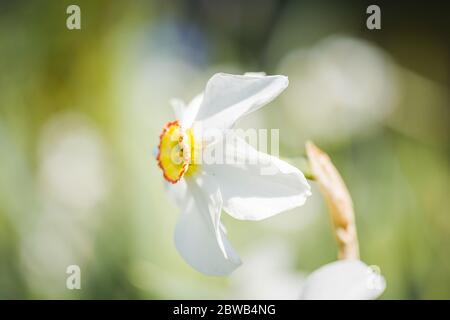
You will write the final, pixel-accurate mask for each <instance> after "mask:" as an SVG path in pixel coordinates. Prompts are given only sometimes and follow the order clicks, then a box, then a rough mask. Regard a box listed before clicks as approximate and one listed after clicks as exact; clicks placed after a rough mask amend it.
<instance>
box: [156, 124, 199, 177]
mask: <svg viewBox="0 0 450 320" xmlns="http://www.w3.org/2000/svg"><path fill="white" fill-rule="evenodd" d="M190 140H191V139H190V137H189V134H187V133H186V132H184V131H183V129H182V128H181V126H180V123H179V122H178V121H171V122H168V123H167V124H166V125H165V126H164V128H163V130H162V132H161V134H160V135H159V145H158V155H157V158H156V159H157V161H158V165H159V167H160V168H161V170H162V171H163V176H164V179H166V180H167V181H169V182H170V183H177V182H178V181H180V179H181V178H182V177H183V176H184V174H185V173H186V171H187V170H188V168H189V164H190V163H191V143H190V142H191V141H190Z"/></svg>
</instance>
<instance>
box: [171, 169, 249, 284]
mask: <svg viewBox="0 0 450 320" xmlns="http://www.w3.org/2000/svg"><path fill="white" fill-rule="evenodd" d="M187 185H188V194H189V200H188V201H187V204H186V206H185V209H184V211H183V212H182V214H181V216H180V218H179V220H178V223H177V226H176V228H175V245H176V247H177V249H178V251H179V253H180V255H181V256H182V257H183V258H184V259H185V260H186V262H187V263H188V264H190V265H191V266H192V267H193V268H195V269H197V270H198V271H200V272H202V273H204V274H207V275H216V276H220V275H228V274H230V273H231V272H233V270H234V269H236V268H237V267H238V266H239V265H240V264H241V261H240V258H239V256H238V255H237V253H236V252H235V250H234V249H233V247H232V246H231V244H230V243H229V242H228V240H227V239H226V237H225V235H224V233H223V230H222V228H221V224H220V214H221V210H222V203H221V202H222V200H221V197H220V191H219V190H218V188H217V186H216V185H215V184H214V181H213V180H211V179H208V178H207V177H202V178H197V179H188V180H187Z"/></svg>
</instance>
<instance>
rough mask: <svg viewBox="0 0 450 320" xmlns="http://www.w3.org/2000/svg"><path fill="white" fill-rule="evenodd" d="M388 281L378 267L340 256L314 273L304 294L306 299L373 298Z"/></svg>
mask: <svg viewBox="0 0 450 320" xmlns="http://www.w3.org/2000/svg"><path fill="white" fill-rule="evenodd" d="M385 288H386V281H385V280H384V277H383V276H382V275H381V274H380V273H379V270H378V268H376V267H369V266H367V265H366V264H365V263H364V262H362V261H360V260H339V261H335V262H332V263H329V264H327V265H325V266H322V267H321V268H319V269H317V270H316V271H314V272H313V273H311V274H310V275H309V276H308V278H307V279H306V281H305V284H304V286H303V289H302V294H301V298H302V299H305V300H371V299H376V298H377V297H379V296H380V295H381V294H382V293H383V291H384V289H385Z"/></svg>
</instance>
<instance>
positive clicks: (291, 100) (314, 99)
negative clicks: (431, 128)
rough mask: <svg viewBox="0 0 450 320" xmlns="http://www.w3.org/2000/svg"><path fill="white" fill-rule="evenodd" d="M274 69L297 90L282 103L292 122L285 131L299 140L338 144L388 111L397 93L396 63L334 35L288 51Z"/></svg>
mask: <svg viewBox="0 0 450 320" xmlns="http://www.w3.org/2000/svg"><path fill="white" fill-rule="evenodd" d="M279 71H280V73H283V74H287V75H288V76H289V79H290V82H291V84H292V85H293V86H295V88H296V90H291V91H289V92H287V93H286V94H285V95H283V97H282V98H281V101H282V102H283V103H284V105H285V109H284V110H286V111H287V112H288V115H287V119H292V120H293V121H295V126H287V130H291V131H292V134H294V131H295V135H296V136H297V137H300V140H306V139H313V140H321V141H329V142H337V141H342V140H343V139H346V138H348V137H349V136H352V135H354V134H360V133H361V132H365V131H367V130H369V129H371V128H373V127H375V126H376V124H377V123H379V122H380V121H381V120H383V119H384V118H385V117H386V115H388V114H389V113H390V112H391V110H392V109H393V107H394V106H395V104H396V101H397V99H398V95H399V86H398V85H397V81H396V68H395V64H394V63H392V62H391V60H390V59H389V57H388V56H387V55H386V54H385V53H384V52H383V51H382V50H381V49H379V48H377V47H376V46H375V45H374V44H371V43H370V42H367V41H364V40H360V39H357V38H351V37H345V36H333V37H330V38H327V39H324V40H322V41H321V42H319V43H318V44H317V45H315V46H314V47H312V48H310V49H297V50H295V51H292V52H291V53H289V54H288V55H287V56H286V57H285V58H284V59H283V60H282V62H281V64H280V67H279ZM298 128H301V131H300V130H298ZM283 142H284V143H286V144H292V143H297V142H296V141H283Z"/></svg>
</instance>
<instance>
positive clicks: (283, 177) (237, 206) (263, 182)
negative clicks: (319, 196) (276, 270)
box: [202, 136, 311, 220]
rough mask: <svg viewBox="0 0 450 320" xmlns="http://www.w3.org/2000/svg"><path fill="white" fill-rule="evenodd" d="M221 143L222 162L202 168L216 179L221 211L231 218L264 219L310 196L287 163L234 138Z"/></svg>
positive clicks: (295, 169)
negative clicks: (223, 146)
mask: <svg viewBox="0 0 450 320" xmlns="http://www.w3.org/2000/svg"><path fill="white" fill-rule="evenodd" d="M230 140H232V141H233V142H232V143H231V142H230ZM222 143H225V145H226V148H225V150H224V153H225V158H224V160H223V161H222V162H223V163H211V164H203V165H202V168H203V170H204V171H205V172H206V173H207V174H209V175H211V176H214V177H215V178H216V180H217V182H218V184H219V187H220V191H221V194H222V199H223V209H224V210H225V211H226V212H227V213H228V214H230V215H231V216H232V217H234V218H236V219H242V220H261V219H265V218H268V217H271V216H273V215H275V214H278V213H280V212H282V211H285V210H289V209H292V208H295V207H297V206H301V205H303V204H304V203H305V201H306V198H307V197H308V196H309V195H310V194H311V192H310V186H309V184H308V182H307V181H306V178H305V176H304V175H303V173H302V172H301V171H300V170H298V169H297V168H295V167H293V166H292V165H290V164H288V163H287V162H284V161H282V160H280V159H278V158H276V157H274V156H271V155H268V154H266V153H263V152H259V151H258V150H256V149H255V148H253V147H252V146H250V145H249V144H248V143H247V142H246V141H245V140H243V139H241V138H239V137H236V136H234V137H233V139H227V142H222ZM214 147H215V148H221V147H222V146H220V145H215V146H214Z"/></svg>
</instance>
